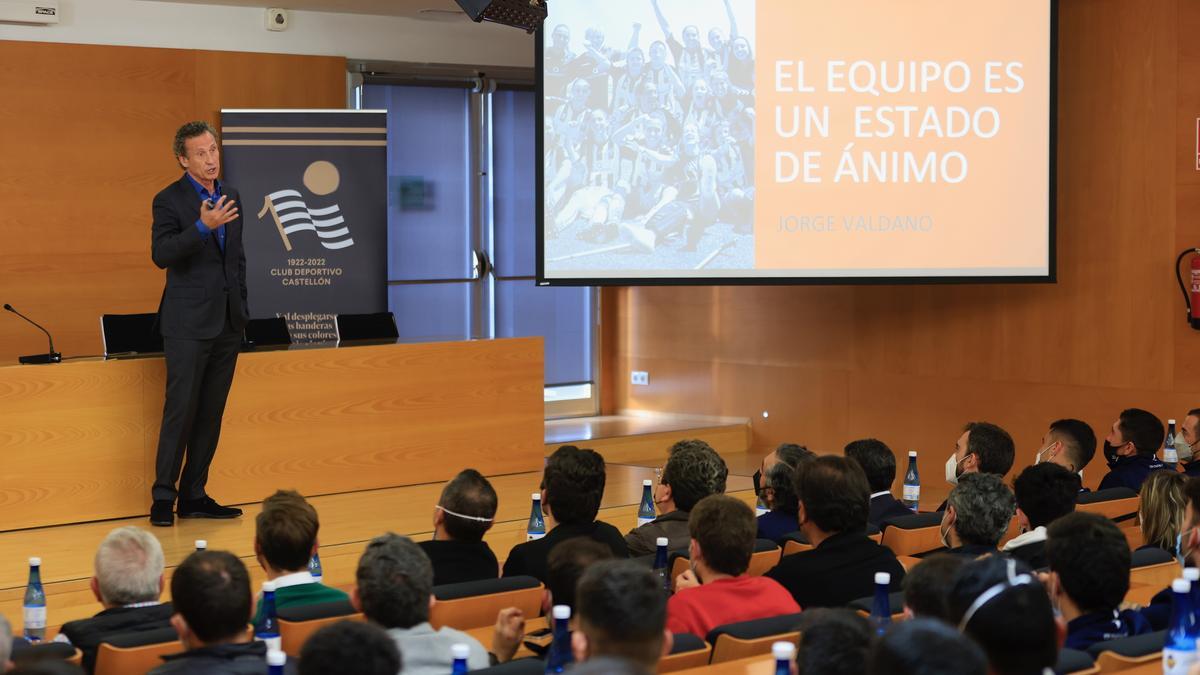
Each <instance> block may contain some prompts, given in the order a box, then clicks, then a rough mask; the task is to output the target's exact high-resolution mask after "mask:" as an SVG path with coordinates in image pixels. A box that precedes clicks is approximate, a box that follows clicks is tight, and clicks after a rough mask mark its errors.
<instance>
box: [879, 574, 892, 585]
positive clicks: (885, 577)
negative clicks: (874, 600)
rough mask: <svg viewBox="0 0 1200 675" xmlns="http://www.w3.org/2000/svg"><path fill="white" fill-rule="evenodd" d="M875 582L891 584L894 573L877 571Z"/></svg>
mask: <svg viewBox="0 0 1200 675" xmlns="http://www.w3.org/2000/svg"><path fill="white" fill-rule="evenodd" d="M875 583H877V584H890V583H892V575H890V574H888V573H887V572H876V573H875Z"/></svg>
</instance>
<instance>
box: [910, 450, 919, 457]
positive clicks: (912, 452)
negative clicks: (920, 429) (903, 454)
mask: <svg viewBox="0 0 1200 675" xmlns="http://www.w3.org/2000/svg"><path fill="white" fill-rule="evenodd" d="M908 456H909V457H916V456H917V451H916V450H909V451H908Z"/></svg>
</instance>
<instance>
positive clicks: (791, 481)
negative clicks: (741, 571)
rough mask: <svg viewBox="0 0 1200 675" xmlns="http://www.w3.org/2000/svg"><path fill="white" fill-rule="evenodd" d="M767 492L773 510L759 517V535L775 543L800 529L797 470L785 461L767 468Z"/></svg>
mask: <svg viewBox="0 0 1200 675" xmlns="http://www.w3.org/2000/svg"><path fill="white" fill-rule="evenodd" d="M765 486H766V493H767V494H768V495H770V498H769V499H770V501H769V503H770V505H771V510H770V511H767V512H766V513H764V514H762V515H761V516H759V517H758V524H757V530H758V532H757V535H756V536H757V537H758V538H760V539H770V540H771V541H773V542H775V543H780V541H781V540H782V539H783V538H784V537H786V536H787V535H789V534H792V533H793V532H797V531H799V529H800V521H799V516H800V510H799V509H800V499H799V497H797V496H796V487H795V486H796V470H795V469H793V468H792V467H791V466H789V465H788V464H787V463H785V462H776V463H775V465H774V466H772V467H771V468H770V469H767V475H766V478H765Z"/></svg>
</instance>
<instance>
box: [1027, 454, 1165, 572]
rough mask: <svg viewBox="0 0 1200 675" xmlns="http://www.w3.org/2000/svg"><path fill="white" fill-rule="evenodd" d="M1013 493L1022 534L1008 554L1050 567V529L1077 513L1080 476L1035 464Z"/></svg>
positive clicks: (1058, 468) (1046, 464)
mask: <svg viewBox="0 0 1200 675" xmlns="http://www.w3.org/2000/svg"><path fill="white" fill-rule="evenodd" d="M1013 492H1014V493H1015V495H1016V499H1017V526H1018V527H1019V528H1020V530H1021V534H1020V535H1018V536H1016V537H1013V539H1012V540H1011V541H1009V542H1008V543H1007V544H1005V545H1004V552H1005V553H1007V554H1008V555H1011V556H1012V557H1014V558H1016V559H1018V560H1022V561H1024V562H1025V564H1027V565H1029V566H1030V567H1032V568H1034V569H1041V568H1043V567H1045V566H1046V556H1045V554H1044V549H1045V547H1046V526H1047V525H1049V524H1050V523H1052V522H1054V521H1055V520H1057V519H1058V518H1061V517H1063V516H1065V515H1067V514H1068V513H1071V512H1073V511H1074V510H1075V499H1076V498H1077V497H1078V496H1079V475H1078V474H1075V473H1071V471H1069V470H1068V469H1065V468H1063V467H1062V466H1060V465H1057V464H1051V463H1049V462H1043V463H1041V464H1035V465H1034V466H1030V467H1026V468H1025V470H1024V471H1022V472H1021V475H1019V476H1017V479H1016V480H1015V481H1013ZM1182 513H1183V508H1182V506H1181V507H1180V514H1182ZM1180 517H1182V515H1181V516H1180Z"/></svg>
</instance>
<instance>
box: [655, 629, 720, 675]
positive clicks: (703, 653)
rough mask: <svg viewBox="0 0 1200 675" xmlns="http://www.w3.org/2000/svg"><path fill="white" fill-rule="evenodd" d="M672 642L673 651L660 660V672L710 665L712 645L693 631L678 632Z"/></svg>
mask: <svg viewBox="0 0 1200 675" xmlns="http://www.w3.org/2000/svg"><path fill="white" fill-rule="evenodd" d="M672 637H673V640H672V642H671V653H670V654H668V655H666V656H664V657H663V658H662V660H660V661H659V662H658V672H659V673H673V672H675V671H677V670H686V669H688V668H700V667H702V666H705V665H708V661H709V658H711V656H712V645H710V644H708V643H707V642H705V641H704V640H702V639H700V638H699V637H697V636H695V635H692V634H691V633H677V634H675V635H674V636H672Z"/></svg>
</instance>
